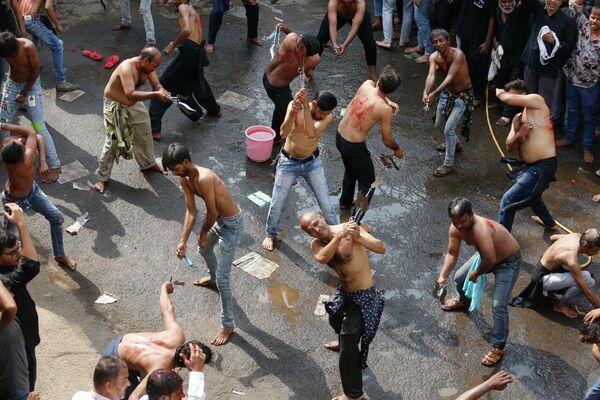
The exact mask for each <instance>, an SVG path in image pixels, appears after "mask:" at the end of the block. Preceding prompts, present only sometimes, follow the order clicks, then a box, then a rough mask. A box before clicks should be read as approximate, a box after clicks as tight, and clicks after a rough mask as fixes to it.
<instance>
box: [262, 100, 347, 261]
mask: <svg viewBox="0 0 600 400" xmlns="http://www.w3.org/2000/svg"><path fill="white" fill-rule="evenodd" d="M336 106H337V99H336V98H335V96H334V95H333V94H331V93H329V92H318V93H317V94H316V96H315V99H314V100H313V101H311V102H309V101H308V93H307V91H306V89H300V91H299V92H298V93H297V94H296V98H295V99H294V100H292V101H290V104H289V105H288V108H287V113H286V116H285V120H284V121H283V124H282V125H281V137H283V138H286V141H285V145H284V147H283V149H282V150H281V154H280V155H279V157H278V160H279V161H278V162H277V170H276V172H275V183H274V185H273V194H272V196H271V204H270V205H269V214H268V215H267V237H265V239H264V240H263V242H262V247H263V248H264V249H265V250H268V251H272V250H273V245H274V244H275V239H276V238H277V233H278V231H279V219H280V218H281V211H282V210H283V207H284V206H285V201H286V200H287V196H288V193H289V191H290V189H291V188H292V186H293V185H294V182H295V181H296V180H297V179H298V178H299V177H301V176H302V177H304V179H305V180H306V183H308V186H310V188H311V190H312V191H313V193H314V194H315V197H316V198H317V201H318V202H319V207H321V211H322V212H323V216H324V217H325V221H326V222H327V224H329V225H337V224H339V223H340V220H339V218H338V215H337V213H336V212H335V208H334V205H333V203H332V201H331V198H330V197H329V188H328V186H327V179H326V178H325V171H324V170H323V163H322V161H321V159H320V158H319V139H320V138H321V135H322V134H323V132H325V129H326V128H327V126H328V125H329V124H330V123H331V121H333V115H332V112H333V109H334V108H335V107H336Z"/></svg>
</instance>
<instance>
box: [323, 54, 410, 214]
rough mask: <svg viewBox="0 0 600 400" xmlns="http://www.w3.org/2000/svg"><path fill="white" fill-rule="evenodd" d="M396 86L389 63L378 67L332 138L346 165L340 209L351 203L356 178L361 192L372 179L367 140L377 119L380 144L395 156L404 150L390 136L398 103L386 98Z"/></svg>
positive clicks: (365, 189) (359, 89)
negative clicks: (382, 67)
mask: <svg viewBox="0 0 600 400" xmlns="http://www.w3.org/2000/svg"><path fill="white" fill-rule="evenodd" d="M399 86H400V76H399V75H398V73H396V71H395V70H394V69H393V68H392V67H390V66H389V65H388V66H386V67H385V68H384V69H383V71H381V74H380V75H379V80H378V81H377V82H374V81H372V80H368V81H365V83H363V84H362V85H361V86H360V87H359V88H358V91H357V92H356V95H355V96H354V98H353V99H352V101H351V102H350V104H349V105H348V108H347V109H346V112H345V114H344V118H342V121H341V122H340V125H339V126H338V131H337V135H336V139H335V144H336V147H337V149H338V150H339V151H340V153H341V154H342V161H343V162H344V168H345V171H344V180H343V182H342V195H341V197H340V208H341V209H347V208H350V207H351V206H352V203H353V201H354V190H355V187H356V181H358V190H359V191H360V192H361V193H362V194H363V195H364V194H366V193H367V192H368V191H369V187H370V186H371V183H373V181H374V180H375V170H374V169H373V162H372V161H371V153H370V152H369V150H368V149H367V144H366V141H367V136H368V135H369V133H370V132H371V128H373V126H375V124H376V123H378V122H379V123H380V124H381V140H382V141H383V144H385V145H386V146H387V147H388V148H390V149H392V150H394V155H395V156H396V157H398V158H402V157H403V156H404V151H403V150H402V149H401V148H400V146H398V144H397V143H396V141H395V140H394V138H393V137H392V117H393V115H394V113H396V112H398V104H396V103H394V102H393V101H391V100H390V99H388V98H387V96H388V95H390V94H392V93H393V92H394V91H395V90H396V89H397V88H398V87H399Z"/></svg>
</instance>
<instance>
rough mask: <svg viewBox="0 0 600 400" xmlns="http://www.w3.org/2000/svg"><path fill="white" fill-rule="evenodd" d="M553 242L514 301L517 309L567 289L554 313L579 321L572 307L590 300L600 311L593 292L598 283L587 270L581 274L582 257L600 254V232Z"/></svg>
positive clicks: (588, 231)
mask: <svg viewBox="0 0 600 400" xmlns="http://www.w3.org/2000/svg"><path fill="white" fill-rule="evenodd" d="M550 240H553V241H554V243H552V245H551V246H550V247H549V248H548V249H547V250H546V252H545V253H544V255H543V256H542V258H540V260H539V261H538V262H537V264H536V266H535V270H534V271H533V273H532V275H531V282H530V283H529V285H528V286H527V287H526V288H525V289H523V291H522V292H521V294H519V295H518V296H517V297H515V298H514V299H513V300H512V301H511V305H513V306H516V307H531V306H533V305H535V304H538V303H539V302H540V301H541V300H542V298H543V292H544V290H546V291H547V292H554V291H557V290H565V289H566V292H565V293H564V295H563V297H562V299H561V300H560V301H558V302H557V303H555V304H554V311H557V312H560V313H563V314H565V315H566V316H567V317H569V318H576V317H577V312H575V310H573V308H571V307H573V306H579V305H581V304H582V301H584V299H586V298H587V300H588V301H589V302H590V303H592V305H593V306H594V308H600V298H598V296H597V295H596V294H595V293H594V292H593V291H592V290H591V289H592V288H593V287H594V285H595V284H596V281H595V279H594V278H593V277H592V275H591V274H590V273H589V272H588V271H582V270H581V266H580V265H579V261H578V256H579V254H585V255H587V256H590V257H591V256H595V255H596V254H598V252H599V251H600V233H598V230H596V229H588V230H587V231H585V232H584V233H570V234H568V235H552V236H550Z"/></svg>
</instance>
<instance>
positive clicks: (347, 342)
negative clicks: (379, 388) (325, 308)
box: [329, 300, 363, 399]
mask: <svg viewBox="0 0 600 400" xmlns="http://www.w3.org/2000/svg"><path fill="white" fill-rule="evenodd" d="M361 324H362V313H361V312H360V307H359V306H357V305H356V304H355V303H354V302H352V301H350V300H348V305H347V306H345V307H344V308H343V309H342V310H340V311H338V313H337V314H335V315H331V316H329V325H331V327H332V328H333V329H334V330H335V333H337V335H338V340H339V343H340V360H339V366H340V376H341V378H342V388H343V389H344V394H345V395H346V396H347V397H349V398H351V399H356V398H358V397H360V396H362V394H363V390H362V388H363V383H362V369H361V368H360V349H359V343H360V337H361V334H362V326H361Z"/></svg>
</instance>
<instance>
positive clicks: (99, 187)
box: [94, 181, 106, 193]
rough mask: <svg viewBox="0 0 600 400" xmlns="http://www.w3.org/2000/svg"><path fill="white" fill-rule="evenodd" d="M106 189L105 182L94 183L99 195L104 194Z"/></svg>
mask: <svg viewBox="0 0 600 400" xmlns="http://www.w3.org/2000/svg"><path fill="white" fill-rule="evenodd" d="M105 189H106V182H104V181H96V183H94V190H95V191H96V192H98V193H104V190H105Z"/></svg>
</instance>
